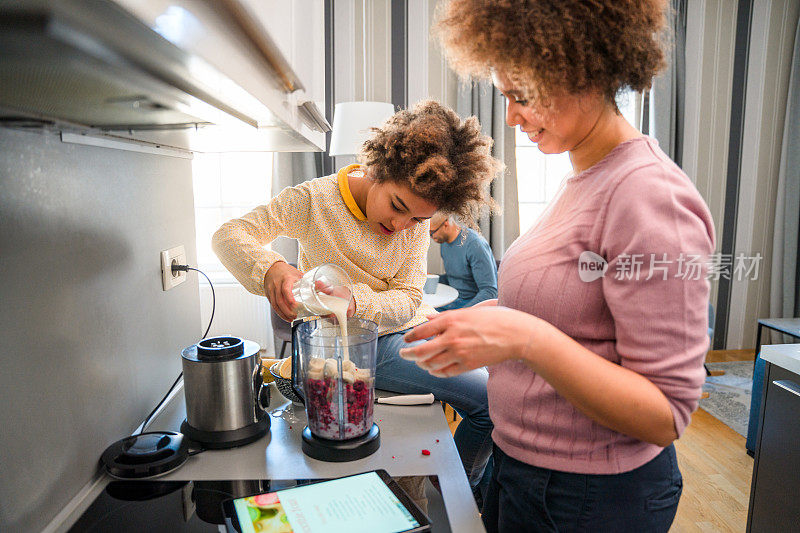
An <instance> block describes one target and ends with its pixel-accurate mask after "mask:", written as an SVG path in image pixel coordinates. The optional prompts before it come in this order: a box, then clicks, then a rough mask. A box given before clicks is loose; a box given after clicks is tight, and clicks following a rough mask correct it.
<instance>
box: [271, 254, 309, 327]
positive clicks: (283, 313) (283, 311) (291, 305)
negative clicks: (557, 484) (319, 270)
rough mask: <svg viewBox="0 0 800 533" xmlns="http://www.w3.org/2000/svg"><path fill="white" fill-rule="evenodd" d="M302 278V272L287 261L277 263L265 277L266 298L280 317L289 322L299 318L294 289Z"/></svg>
mask: <svg viewBox="0 0 800 533" xmlns="http://www.w3.org/2000/svg"><path fill="white" fill-rule="evenodd" d="M302 277H303V273H302V272H300V271H299V270H297V269H296V268H295V267H293V266H292V265H290V264H289V263H286V262H285V261H277V262H275V263H274V264H273V265H272V266H271V267H269V270H267V273H266V274H265V275H264V296H266V297H267V299H268V300H269V303H270V304H271V305H272V308H273V309H275V312H276V313H278V316H279V317H281V318H282V319H284V320H285V321H287V322H291V321H292V320H294V319H295V318H296V317H297V310H296V308H295V306H296V305H297V303H296V302H295V299H294V296H292V287H293V286H294V284H295V282H296V281H297V280H299V279H300V278H302Z"/></svg>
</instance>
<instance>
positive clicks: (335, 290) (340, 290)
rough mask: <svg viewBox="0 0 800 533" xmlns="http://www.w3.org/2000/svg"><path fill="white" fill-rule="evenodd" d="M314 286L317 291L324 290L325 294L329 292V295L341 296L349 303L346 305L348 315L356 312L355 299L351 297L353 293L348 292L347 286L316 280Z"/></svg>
mask: <svg viewBox="0 0 800 533" xmlns="http://www.w3.org/2000/svg"><path fill="white" fill-rule="evenodd" d="M314 286H315V288H316V289H317V291H319V292H324V293H325V294H330V295H331V296H336V297H337V298H342V299H344V300H347V301H348V302H350V304H349V305H348V306H347V316H348V317H351V316H353V315H354V314H355V313H356V299H355V298H353V293H352V292H350V289H348V288H347V287H344V286H338V287H331V286H330V285H326V284H325V283H323V282H321V281H317V282H316V284H315V285H314ZM325 318H330V319H335V318H336V317H335V316H334V315H327V316H326V317H325Z"/></svg>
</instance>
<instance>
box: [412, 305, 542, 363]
mask: <svg viewBox="0 0 800 533" xmlns="http://www.w3.org/2000/svg"><path fill="white" fill-rule="evenodd" d="M540 322H541V320H539V319H538V318H536V317H534V316H532V315H529V314H527V313H523V312H521V311H514V310H512V309H508V308H506V307H497V306H492V305H484V306H476V307H470V308H467V309H458V310H453V311H445V312H443V313H441V314H439V315H436V316H433V317H430V320H429V321H428V322H426V323H424V324H420V325H419V326H417V327H416V328H414V329H413V330H411V331H410V332H409V333H407V334H406V336H405V340H406V342H412V341H415V340H420V339H427V338H429V337H433V339H431V340H429V341H428V342H425V343H422V344H419V345H417V346H414V347H413V348H404V349H402V350H400V356H401V357H403V358H404V359H408V360H411V361H416V363H417V365H419V366H420V367H421V368H424V369H425V370H427V371H428V372H429V373H430V374H431V375H433V376H436V377H450V376H455V375H458V374H461V373H463V372H467V371H469V370H473V369H475V368H480V367H482V366H487V365H494V364H497V363H501V362H503V361H505V360H507V359H517V358H521V357H523V355H524V353H525V352H526V351H527V347H528V346H529V345H530V343H531V341H533V340H534V339H535V337H536V334H537V332H538V328H539V325H540Z"/></svg>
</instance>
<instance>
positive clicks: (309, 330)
mask: <svg viewBox="0 0 800 533" xmlns="http://www.w3.org/2000/svg"><path fill="white" fill-rule="evenodd" d="M347 332H348V334H347V337H346V342H347V350H345V349H344V345H343V342H342V341H343V339H342V328H341V327H340V325H339V324H338V323H335V322H334V321H332V320H330V319H318V320H309V321H306V322H303V323H301V324H298V325H297V326H296V327H295V333H294V339H293V342H294V347H293V348H294V349H293V350H292V352H293V353H292V357H293V358H295V360H294V361H292V363H293V367H295V368H297V373H296V374H295V375H294V376H293V378H294V380H295V381H296V382H298V383H297V385H298V388H300V389H302V392H303V395H302V396H303V397H304V403H305V408H306V415H307V416H308V430H309V431H310V432H311V435H313V437H314V438H317V439H325V440H330V441H346V440H350V439H356V438H359V437H362V436H364V435H365V434H367V433H369V432H370V431H371V430H372V426H373V421H372V411H373V404H374V402H375V363H376V350H377V339H378V325H377V324H376V323H375V322H371V321H368V320H362V319H359V318H349V319H347ZM346 352H349V358H348V357H347V355H346Z"/></svg>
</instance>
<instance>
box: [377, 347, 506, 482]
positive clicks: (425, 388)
mask: <svg viewBox="0 0 800 533" xmlns="http://www.w3.org/2000/svg"><path fill="white" fill-rule="evenodd" d="M403 333H404V332H401V333H390V334H388V335H383V336H382V337H378V361H377V369H376V376H375V386H376V387H377V388H379V389H383V390H387V391H391V392H397V393H400V394H427V393H429V392H431V393H433V396H434V398H436V399H437V400H439V401H442V402H447V403H449V404H450V405H451V406H452V407H453V409H455V410H456V412H457V413H458V414H459V415H461V417H462V418H463V420H462V421H461V423H460V424H459V425H458V429H457V430H456V433H455V435H453V440H454V441H455V443H456V448H457V449H458V453H459V455H460V456H461V463H462V464H463V465H464V470H465V471H466V473H467V478H468V479H469V484H470V486H471V487H473V488H474V487H477V486H478V483H480V480H481V476H482V475H483V471H484V468H486V461H488V460H489V455H490V454H491V453H492V429H493V427H494V426H493V425H492V421H491V419H490V418H489V402H488V398H487V396H486V381H487V379H488V378H489V373H488V372H487V371H486V369H485V368H479V369H477V370H472V371H470V372H465V373H464V374H461V375H459V376H455V377H452V378H437V377H434V376H431V375H430V374H429V373H428V372H427V371H426V370H423V369H421V368H420V367H418V366H417V365H416V363H414V362H412V361H406V360H405V359H403V358H401V357H400V355H399V351H400V349H401V348H403V347H406V346H415V345H417V344H420V343H421V342H425V341H416V342H412V343H410V344H409V343H406V342H405V341H404V340H403Z"/></svg>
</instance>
